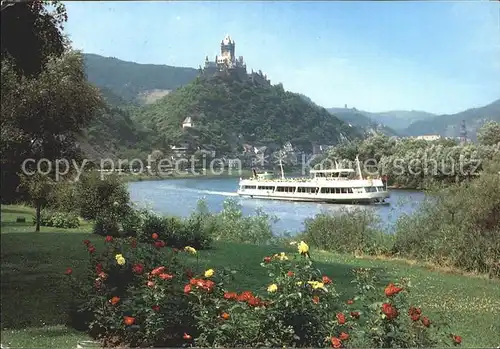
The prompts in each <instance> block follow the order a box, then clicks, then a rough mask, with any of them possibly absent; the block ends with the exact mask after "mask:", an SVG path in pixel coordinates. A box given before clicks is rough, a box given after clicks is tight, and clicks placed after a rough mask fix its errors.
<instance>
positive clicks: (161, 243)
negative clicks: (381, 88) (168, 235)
mask: <svg viewBox="0 0 500 349" xmlns="http://www.w3.org/2000/svg"><path fill="white" fill-rule="evenodd" d="M155 247H156V248H162V247H165V241H163V240H156V241H155Z"/></svg>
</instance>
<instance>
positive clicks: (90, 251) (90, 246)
mask: <svg viewBox="0 0 500 349" xmlns="http://www.w3.org/2000/svg"><path fill="white" fill-rule="evenodd" d="M94 252H95V247H94V246H92V245H89V253H90V254H92V253H94Z"/></svg>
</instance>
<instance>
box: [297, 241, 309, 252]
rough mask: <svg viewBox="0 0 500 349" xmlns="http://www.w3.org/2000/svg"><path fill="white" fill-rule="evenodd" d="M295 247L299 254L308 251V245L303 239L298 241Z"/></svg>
mask: <svg viewBox="0 0 500 349" xmlns="http://www.w3.org/2000/svg"><path fill="white" fill-rule="evenodd" d="M297 249H298V250H299V253H300V254H306V253H308V252H309V246H308V245H307V244H306V243H305V242H304V241H301V242H299V244H298V245H297Z"/></svg>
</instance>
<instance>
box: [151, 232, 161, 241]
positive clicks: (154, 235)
mask: <svg viewBox="0 0 500 349" xmlns="http://www.w3.org/2000/svg"><path fill="white" fill-rule="evenodd" d="M151 237H152V238H153V240H156V239H158V238H159V237H160V236H159V235H158V234H157V233H153V234H152V235H151Z"/></svg>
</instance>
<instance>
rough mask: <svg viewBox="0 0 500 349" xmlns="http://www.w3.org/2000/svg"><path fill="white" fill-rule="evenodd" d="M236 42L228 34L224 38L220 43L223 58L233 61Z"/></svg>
mask: <svg viewBox="0 0 500 349" xmlns="http://www.w3.org/2000/svg"><path fill="white" fill-rule="evenodd" d="M235 46H236V45H235V42H234V40H232V39H231V37H230V36H229V35H226V37H225V38H224V40H222V42H221V43H220V54H221V56H222V57H223V58H225V59H227V60H228V61H230V62H231V61H233V60H234V59H235V55H234V51H235Z"/></svg>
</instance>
